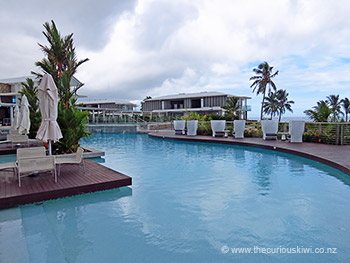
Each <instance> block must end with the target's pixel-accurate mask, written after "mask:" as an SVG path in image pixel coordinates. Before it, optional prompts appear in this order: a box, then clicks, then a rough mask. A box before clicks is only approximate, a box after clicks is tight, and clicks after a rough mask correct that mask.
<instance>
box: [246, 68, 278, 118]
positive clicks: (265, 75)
mask: <svg viewBox="0 0 350 263" xmlns="http://www.w3.org/2000/svg"><path fill="white" fill-rule="evenodd" d="M253 71H254V73H255V74H256V75H255V76H253V77H251V78H250V79H249V80H254V82H253V84H252V85H250V87H251V88H253V92H255V91H256V95H259V94H262V95H263V98H262V101H261V115H260V119H262V118H263V107H264V101H265V96H266V88H267V87H268V94H270V93H271V87H272V89H273V90H275V91H276V90H277V88H276V85H275V83H274V82H273V81H272V78H274V77H275V76H277V74H278V70H277V71H276V72H273V67H270V65H269V64H268V63H267V62H263V63H261V64H260V65H259V66H258V67H257V68H254V69H253Z"/></svg>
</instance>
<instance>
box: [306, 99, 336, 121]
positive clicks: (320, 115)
mask: <svg viewBox="0 0 350 263" xmlns="http://www.w3.org/2000/svg"><path fill="white" fill-rule="evenodd" d="M304 113H305V114H306V115H308V116H309V117H310V118H311V119H312V120H313V121H315V122H328V119H329V116H330V115H331V114H332V110H331V109H330V108H329V107H328V104H327V103H326V102H325V101H324V100H320V101H318V102H317V105H316V106H313V107H312V110H306V111H304Z"/></svg>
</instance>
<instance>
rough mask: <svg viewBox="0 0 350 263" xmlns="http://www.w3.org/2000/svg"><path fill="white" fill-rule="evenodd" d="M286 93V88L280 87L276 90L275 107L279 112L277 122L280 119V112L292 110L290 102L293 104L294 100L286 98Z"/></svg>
mask: <svg viewBox="0 0 350 263" xmlns="http://www.w3.org/2000/svg"><path fill="white" fill-rule="evenodd" d="M288 95H289V94H288V93H287V91H286V90H282V89H280V90H278V91H277V92H276V98H277V109H278V112H279V117H278V122H280V121H281V117H282V114H284V113H285V112H286V110H288V111H290V112H293V110H292V105H291V104H294V101H293V100H288Z"/></svg>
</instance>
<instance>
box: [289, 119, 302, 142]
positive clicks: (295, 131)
mask: <svg viewBox="0 0 350 263" xmlns="http://www.w3.org/2000/svg"><path fill="white" fill-rule="evenodd" d="M304 129H305V121H301V120H300V121H297V120H295V121H290V122H289V133H290V142H303V133H304Z"/></svg>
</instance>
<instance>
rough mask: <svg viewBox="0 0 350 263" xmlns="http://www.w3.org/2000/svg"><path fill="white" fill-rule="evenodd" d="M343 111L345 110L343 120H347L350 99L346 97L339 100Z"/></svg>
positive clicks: (349, 111) (349, 110)
mask: <svg viewBox="0 0 350 263" xmlns="http://www.w3.org/2000/svg"><path fill="white" fill-rule="evenodd" d="M341 103H342V106H343V109H344V112H345V121H346V122H348V114H349V113H350V100H349V99H348V98H345V99H342V100H341Z"/></svg>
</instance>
